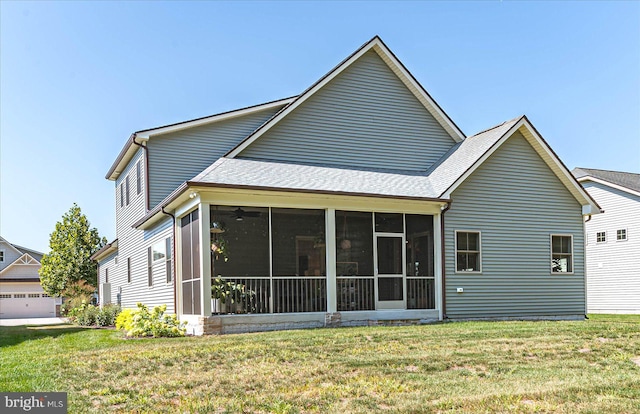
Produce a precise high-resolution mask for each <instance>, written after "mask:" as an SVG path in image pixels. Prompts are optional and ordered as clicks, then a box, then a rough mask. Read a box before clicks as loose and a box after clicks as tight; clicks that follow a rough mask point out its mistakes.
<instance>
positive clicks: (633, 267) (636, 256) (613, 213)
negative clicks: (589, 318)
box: [583, 181, 640, 313]
mask: <svg viewBox="0 0 640 414" xmlns="http://www.w3.org/2000/svg"><path fill="white" fill-rule="evenodd" d="M583 185H584V187H585V189H586V190H587V191H588V192H589V194H591V196H592V197H593V198H594V199H595V200H596V201H597V202H598V204H599V205H600V207H602V209H603V210H604V211H605V213H604V214H598V215H595V216H593V217H592V218H591V220H590V221H588V222H587V223H586V224H585V230H586V237H587V238H588V242H587V309H588V311H589V312H594V313H611V312H615V313H640V197H639V196H636V195H633V194H629V193H627V192H624V191H620V190H616V189H614V188H611V187H609V186H605V185H602V184H599V183H594V182H591V181H588V182H585V183H583ZM621 229H626V230H627V240H626V241H617V240H616V232H617V230H621ZM602 231H604V232H606V234H607V241H606V242H605V243H597V242H596V233H597V232H602Z"/></svg>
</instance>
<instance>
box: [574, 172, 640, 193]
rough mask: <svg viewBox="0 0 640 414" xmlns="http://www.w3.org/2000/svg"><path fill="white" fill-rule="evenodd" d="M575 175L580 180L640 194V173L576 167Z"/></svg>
mask: <svg viewBox="0 0 640 414" xmlns="http://www.w3.org/2000/svg"><path fill="white" fill-rule="evenodd" d="M572 173H573V175H574V176H575V177H576V178H577V179H578V181H580V182H585V181H594V182H597V183H600V184H604V185H607V186H609V187H613V188H616V189H618V190H622V191H625V192H627V193H631V194H634V195H640V174H635V173H628V172H622V171H610V170H597V169H594V168H581V167H577V168H574V169H573V171H572Z"/></svg>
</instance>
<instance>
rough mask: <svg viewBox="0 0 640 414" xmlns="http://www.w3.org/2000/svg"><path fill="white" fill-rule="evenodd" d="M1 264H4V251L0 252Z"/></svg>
mask: <svg viewBox="0 0 640 414" xmlns="http://www.w3.org/2000/svg"><path fill="white" fill-rule="evenodd" d="M0 263H4V250H0Z"/></svg>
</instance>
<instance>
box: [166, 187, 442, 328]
mask: <svg viewBox="0 0 640 414" xmlns="http://www.w3.org/2000/svg"><path fill="white" fill-rule="evenodd" d="M200 196H201V195H200V194H198V195H197V197H198V198H200ZM203 198H204V197H203ZM207 198H218V197H207ZM347 198H352V197H347ZM251 201H252V203H245V204H241V203H237V204H233V205H230V204H222V203H220V204H214V203H211V204H209V203H206V202H201V203H200V204H199V205H198V207H197V208H196V209H193V210H191V211H190V212H189V213H187V214H184V215H183V216H182V217H181V218H179V219H178V220H177V227H178V228H179V231H178V232H177V236H178V240H177V242H178V246H179V247H180V248H179V254H178V258H179V264H178V269H179V279H178V295H177V297H178V302H179V303H178V309H179V311H181V312H180V313H181V317H182V318H183V319H184V320H186V321H188V322H189V324H190V325H193V326H198V325H200V326H202V325H204V332H203V333H217V332H220V333H224V332H241V331H251V330H268V329H286V328H295V327H301V328H302V327H319V326H327V325H361V324H368V323H372V322H375V323H377V321H381V320H387V321H389V320H391V321H427V320H429V321H430V320H438V319H441V313H440V311H439V309H440V297H441V294H440V283H439V280H438V279H439V278H438V277H436V275H439V274H440V266H441V264H440V260H439V257H440V255H439V253H438V252H440V247H439V245H440V225H439V223H440V209H441V206H442V203H437V202H434V201H431V202H421V201H417V200H404V201H403V200H387V199H381V200H376V199H371V200H366V199H365V200H362V197H361V198H360V200H358V202H357V203H355V204H354V203H349V202H346V203H340V202H339V201H338V202H336V200H333V202H331V203H326V200H325V203H324V204H328V205H324V206H322V202H320V200H306V201H307V202H304V201H305V200H304V197H299V196H298V197H297V201H298V202H297V203H296V204H297V205H296V206H286V205H283V204H282V203H270V204H271V205H269V204H267V203H265V204H263V205H260V204H259V203H256V200H255V197H253V198H252V200H251ZM319 205H320V206H322V207H323V208H312V207H317V206H319ZM338 206H343V208H340V207H338ZM402 206H404V208H401V207H402ZM394 210H395V211H394ZM399 211H400V212H399ZM205 223H206V224H205ZM201 275H202V276H203V277H201ZM207 325H210V327H209V329H207ZM211 326H213V328H211Z"/></svg>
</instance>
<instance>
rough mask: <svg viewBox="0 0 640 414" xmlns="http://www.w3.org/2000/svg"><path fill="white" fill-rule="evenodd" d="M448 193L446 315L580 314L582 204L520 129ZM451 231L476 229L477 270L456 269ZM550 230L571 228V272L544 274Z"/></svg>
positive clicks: (547, 269) (548, 271) (582, 299)
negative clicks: (479, 252)
mask: <svg viewBox="0 0 640 414" xmlns="http://www.w3.org/2000/svg"><path fill="white" fill-rule="evenodd" d="M452 199H453V202H452V207H451V209H450V210H449V211H448V212H447V213H446V214H445V215H444V219H445V253H446V260H445V268H446V302H447V304H446V313H447V316H448V317H450V318H478V317H536V316H545V315H546V316H562V315H567V316H568V315H582V314H584V312H585V297H584V295H585V291H584V284H585V280H584V237H583V218H582V216H581V206H580V204H579V203H578V202H577V201H576V200H575V199H574V198H573V196H572V195H571V194H570V193H569V191H568V190H567V189H566V187H564V186H563V185H562V183H561V182H560V181H559V180H558V178H557V177H556V176H555V175H554V174H553V172H551V170H549V168H548V167H547V166H546V164H545V163H544V162H543V161H542V159H541V158H540V157H539V156H538V155H537V153H536V152H535V151H534V149H533V148H532V147H531V146H530V145H529V143H528V142H527V141H526V140H525V138H524V137H523V136H522V135H521V134H520V133H516V134H514V136H512V137H511V138H510V139H509V140H508V141H507V142H505V143H504V144H503V146H502V147H501V148H499V149H498V150H497V151H496V152H495V153H494V154H493V155H492V156H491V157H490V158H489V159H488V160H487V161H485V162H484V163H483V165H482V166H480V167H479V168H478V169H477V170H476V171H475V172H474V173H473V174H472V175H471V176H470V177H469V178H468V179H467V180H466V181H465V182H464V183H463V184H462V185H461V186H460V187H458V188H457V189H456V190H455V191H454V192H453V194H452ZM455 230H472V231H480V232H481V238H482V240H481V250H482V273H481V274H464V273H463V274H460V273H455V252H454V243H455V242H454V234H455ZM550 234H571V235H573V249H574V255H573V263H574V274H561V273H551V247H550ZM459 287H461V288H464V293H460V294H459V293H456V288H459Z"/></svg>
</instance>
